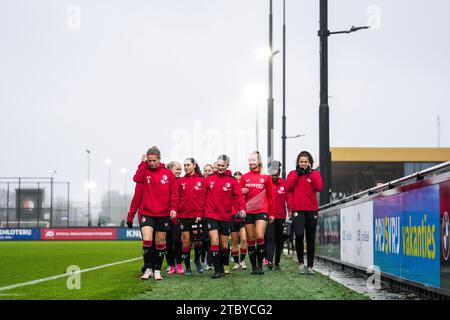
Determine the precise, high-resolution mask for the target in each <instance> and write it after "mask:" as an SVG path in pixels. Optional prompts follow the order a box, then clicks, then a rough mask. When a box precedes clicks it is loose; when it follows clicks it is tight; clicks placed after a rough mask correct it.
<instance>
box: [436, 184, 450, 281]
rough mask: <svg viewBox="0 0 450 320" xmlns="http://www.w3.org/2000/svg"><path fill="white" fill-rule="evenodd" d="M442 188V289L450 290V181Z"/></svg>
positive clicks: (441, 186) (442, 185)
mask: <svg viewBox="0 0 450 320" xmlns="http://www.w3.org/2000/svg"><path fill="white" fill-rule="evenodd" d="M439 187H440V190H439V191H440V207H441V210H440V218H441V228H440V229H441V241H440V247H441V288H444V289H450V235H449V231H450V181H445V182H443V183H441V184H440V185H439Z"/></svg>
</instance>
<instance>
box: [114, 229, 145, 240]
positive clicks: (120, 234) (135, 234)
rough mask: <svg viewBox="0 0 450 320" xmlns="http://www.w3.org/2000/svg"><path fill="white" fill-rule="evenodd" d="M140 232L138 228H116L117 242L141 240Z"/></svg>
mask: <svg viewBox="0 0 450 320" xmlns="http://www.w3.org/2000/svg"><path fill="white" fill-rule="evenodd" d="M141 239H142V235H141V230H140V229H139V228H132V229H129V228H118V229H117V240H141Z"/></svg>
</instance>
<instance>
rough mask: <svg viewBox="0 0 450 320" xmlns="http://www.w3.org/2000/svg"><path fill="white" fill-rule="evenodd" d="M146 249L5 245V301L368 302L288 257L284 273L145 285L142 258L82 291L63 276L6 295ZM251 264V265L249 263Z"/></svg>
mask: <svg viewBox="0 0 450 320" xmlns="http://www.w3.org/2000/svg"><path fill="white" fill-rule="evenodd" d="M141 250H142V246H141V242H139V241H4V242H0V299H2V300H4V299H8V300H10V299H21V300H35V299H45V300H47V299H63V300H67V299H70V300H72V299H93V300H103V299H114V300H115V299H131V300H135V299H163V300H173V299H181V300H190V299H194V300H204V299H213V300H227V299H232V300H236V299H237V300H246V299H249V300H250V299H251V300H261V299H262V300H264V299H274V300H286V299H294V300H297V299H308V300H316V299H345V300H355V299H357V300H360V299H368V298H367V297H366V296H364V295H361V294H358V293H356V292H354V291H352V290H350V289H347V288H345V287H344V286H342V285H340V284H338V283H336V282H334V281H333V280H331V279H329V278H328V277H325V276H322V275H320V274H317V273H316V275H314V276H304V275H299V274H298V273H297V268H296V263H295V262H294V261H293V260H292V259H291V258H288V257H286V256H282V260H281V267H282V270H281V271H267V272H266V274H265V275H262V276H261V275H250V272H249V271H242V270H239V271H235V272H233V271H232V272H231V274H230V275H227V276H226V277H225V278H220V279H211V278H210V276H211V274H212V271H206V272H205V273H203V274H199V273H197V272H196V270H195V265H193V271H194V274H193V276H191V277H186V276H182V275H172V276H168V275H167V274H166V272H165V271H163V272H162V274H163V277H164V280H163V281H159V282H157V281H155V280H154V279H150V280H148V281H142V280H140V275H141V273H140V269H141V267H142V259H139V260H136V261H132V262H127V263H123V264H118V265H114V266H109V267H105V268H102V269H98V270H92V271H89V272H85V273H81V274H80V285H81V288H80V289H68V287H67V277H63V278H59V279H55V280H50V281H45V282H40V283H36V284H31V285H27V286H22V287H17V288H13V289H8V290H2V288H4V287H6V286H10V285H14V284H18V283H25V282H29V281H33V280H37V279H42V278H47V277H52V276H56V275H61V274H64V273H65V272H66V270H67V267H68V266H70V265H77V266H79V267H80V269H82V270H83V269H87V268H92V267H96V266H100V265H104V264H109V263H114V262H119V261H123V260H128V259H132V258H137V257H139V256H140V255H141ZM247 260H248V259H247ZM247 264H248V265H250V263H249V261H247ZM163 270H165V263H164V266H163Z"/></svg>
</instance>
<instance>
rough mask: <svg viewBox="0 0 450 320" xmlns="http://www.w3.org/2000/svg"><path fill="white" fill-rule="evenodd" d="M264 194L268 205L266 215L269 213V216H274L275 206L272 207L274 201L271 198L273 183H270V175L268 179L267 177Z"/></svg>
mask: <svg viewBox="0 0 450 320" xmlns="http://www.w3.org/2000/svg"><path fill="white" fill-rule="evenodd" d="M266 196H267V204H268V206H269V208H268V211H269V212H268V215H269V217H273V216H275V207H274V204H275V201H274V198H273V183H272V178H271V177H269V179H267V183H266Z"/></svg>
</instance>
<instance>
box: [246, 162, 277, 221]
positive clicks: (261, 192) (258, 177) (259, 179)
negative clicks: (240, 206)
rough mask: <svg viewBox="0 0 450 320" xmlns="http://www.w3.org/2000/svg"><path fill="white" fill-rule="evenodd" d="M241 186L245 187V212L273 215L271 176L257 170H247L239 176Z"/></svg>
mask: <svg viewBox="0 0 450 320" xmlns="http://www.w3.org/2000/svg"><path fill="white" fill-rule="evenodd" d="M241 187H242V188H247V189H248V193H247V194H246V195H245V201H246V203H245V205H246V206H247V214H256V213H260V212H265V213H267V215H268V216H269V217H273V216H274V210H273V209H274V208H273V186H272V177H271V176H269V175H267V174H260V173H257V172H253V171H250V172H247V173H246V174H244V175H243V176H242V178H241Z"/></svg>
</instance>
